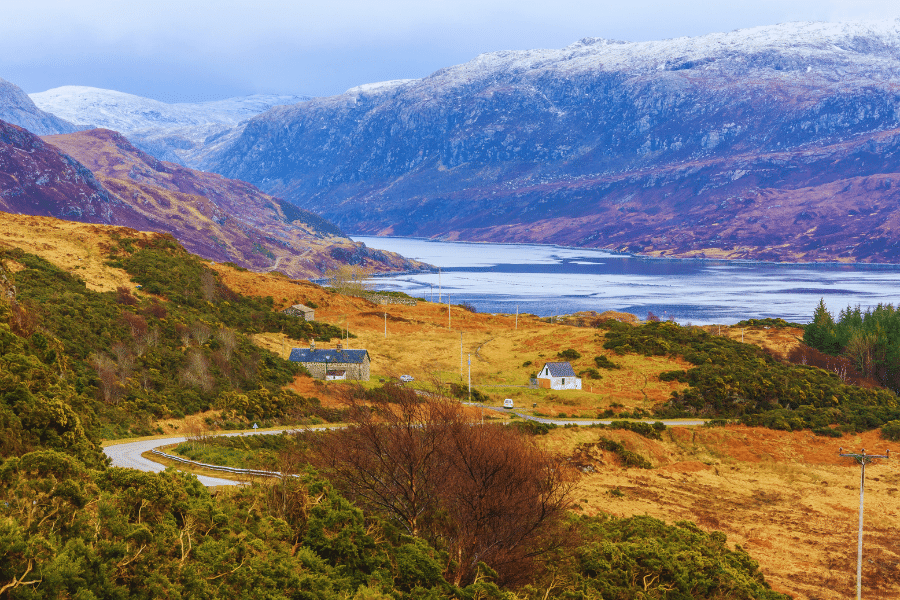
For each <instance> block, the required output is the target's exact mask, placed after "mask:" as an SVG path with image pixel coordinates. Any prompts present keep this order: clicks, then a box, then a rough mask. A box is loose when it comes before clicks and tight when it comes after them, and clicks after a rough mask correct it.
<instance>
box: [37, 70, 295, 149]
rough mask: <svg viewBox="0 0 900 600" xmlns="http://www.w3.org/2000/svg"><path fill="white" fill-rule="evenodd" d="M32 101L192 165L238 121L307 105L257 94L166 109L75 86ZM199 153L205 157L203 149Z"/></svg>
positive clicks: (292, 98) (83, 125)
mask: <svg viewBox="0 0 900 600" xmlns="http://www.w3.org/2000/svg"><path fill="white" fill-rule="evenodd" d="M30 98H31V100H32V101H33V102H34V103H35V105H36V106H37V107H38V108H39V109H41V110H43V111H46V112H48V113H52V114H54V115H56V116H58V117H62V118H63V119H66V120H68V121H71V122H72V123H76V124H78V128H79V129H93V128H96V127H100V128H105V129H112V130H114V131H118V132H120V133H123V134H125V135H127V136H128V139H129V140H130V141H131V142H133V143H134V144H136V145H137V146H138V147H140V148H141V149H143V150H145V151H146V152H149V153H150V154H152V155H154V156H156V157H157V158H159V159H160V160H168V161H171V162H175V163H178V164H182V165H186V164H192V163H194V162H196V161H197V159H196V158H194V154H193V153H194V152H195V151H198V149H200V148H201V147H205V146H206V145H207V144H208V143H211V142H212V140H211V139H210V138H216V139H217V138H219V137H221V136H222V135H223V134H229V133H230V134H231V135H235V132H237V131H240V129H239V128H237V129H236V127H237V126H238V125H239V124H240V123H241V122H242V121H246V120H247V119H249V118H251V117H253V116H255V115H258V114H259V113H261V112H264V111H266V110H268V109H269V108H272V107H273V106H278V105H281V104H295V103H298V102H303V101H305V100H309V98H308V97H307V96H295V95H276V94H269V95H263V94H257V95H253V96H244V97H239V98H229V99H226V100H216V101H210V102H195V103H176V104H169V103H166V102H160V101H158V100H153V99H150V98H143V97H141V96H135V95H134V94H126V93H124V92H117V91H115V90H104V89H100V88H93V87H85V86H74V85H67V86H63V87H58V88H53V89H51V90H47V91H45V92H39V93H36V94H31V95H30ZM74 130H75V129H74V128H73V129H71V130H70V131H74ZM47 133H51V132H47ZM52 133H64V132H63V131H58V132H52ZM42 135H43V132H42ZM199 153H200V156H202V155H203V152H202V150H199Z"/></svg>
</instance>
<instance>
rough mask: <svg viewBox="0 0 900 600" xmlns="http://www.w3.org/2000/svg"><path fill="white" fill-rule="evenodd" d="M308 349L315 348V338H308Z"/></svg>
mask: <svg viewBox="0 0 900 600" xmlns="http://www.w3.org/2000/svg"><path fill="white" fill-rule="evenodd" d="M309 349H310V350H315V349H316V340H309Z"/></svg>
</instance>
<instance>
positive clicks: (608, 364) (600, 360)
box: [594, 356, 622, 369]
mask: <svg viewBox="0 0 900 600" xmlns="http://www.w3.org/2000/svg"><path fill="white" fill-rule="evenodd" d="M594 364H596V365H597V368H598V369H621V368H622V365H620V364H617V363H614V362H613V361H611V360H609V359H608V358H607V357H606V356H595V357H594Z"/></svg>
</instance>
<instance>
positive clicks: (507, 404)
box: [503, 398, 513, 408]
mask: <svg viewBox="0 0 900 600" xmlns="http://www.w3.org/2000/svg"><path fill="white" fill-rule="evenodd" d="M503 408H513V401H512V398H507V399H506V400H504V401H503Z"/></svg>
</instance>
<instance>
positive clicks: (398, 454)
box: [308, 384, 571, 585]
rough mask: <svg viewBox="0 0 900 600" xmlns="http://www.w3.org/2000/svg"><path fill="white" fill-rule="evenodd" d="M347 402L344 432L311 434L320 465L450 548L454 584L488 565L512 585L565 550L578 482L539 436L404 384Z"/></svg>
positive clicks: (353, 492)
mask: <svg viewBox="0 0 900 600" xmlns="http://www.w3.org/2000/svg"><path fill="white" fill-rule="evenodd" d="M348 405H349V409H350V410H349V415H350V416H349V420H350V425H349V426H348V427H347V428H346V429H343V430H340V431H335V432H332V433H328V434H317V435H315V436H309V438H308V442H309V444H310V446H311V448H312V456H311V459H312V462H313V463H314V464H316V465H317V466H318V467H319V468H320V469H322V470H323V471H324V472H325V473H327V474H328V475H329V476H330V477H331V479H332V480H333V481H334V483H335V485H336V486H337V487H338V488H339V489H340V490H341V491H342V492H343V493H344V494H345V495H347V496H348V497H350V498H351V499H353V500H354V501H356V502H357V503H359V504H361V505H362V506H364V507H366V508H368V509H374V510H376V511H378V512H380V513H381V514H382V515H384V516H386V517H387V518H389V519H391V520H393V521H394V522H396V523H397V524H398V525H400V526H401V527H403V528H404V529H405V530H406V531H407V532H408V533H409V534H410V535H414V536H419V537H423V538H426V539H428V540H429V541H430V542H432V543H434V544H435V545H436V546H437V547H439V548H441V549H443V550H446V551H447V552H448V554H449V556H450V558H451V563H450V564H449V565H448V572H447V573H446V575H447V577H448V578H450V579H452V580H453V581H454V582H455V583H456V584H458V585H459V584H466V583H469V582H471V581H472V580H473V578H474V577H475V576H476V575H477V570H478V564H479V563H480V562H485V563H486V564H488V565H490V566H491V567H492V568H493V569H494V570H496V571H497V573H498V575H499V577H500V578H501V580H503V581H505V582H513V581H515V580H516V579H517V577H520V576H522V575H523V574H524V573H526V572H527V571H528V569H529V568H530V567H531V566H532V565H531V559H533V558H534V557H535V556H537V555H539V554H541V553H543V552H546V551H547V550H549V549H552V548H555V547H558V545H559V544H560V543H561V538H559V537H557V536H554V535H553V534H554V532H555V531H557V525H558V524H559V522H560V521H561V517H562V516H563V515H564V513H565V510H566V508H567V506H568V502H569V490H570V487H571V483H570V479H569V478H568V477H567V475H566V473H567V470H566V468H565V466H564V463H563V462H562V461H561V460H559V459H557V458H555V457H553V456H551V455H550V454H548V453H547V452H545V451H543V450H541V449H540V448H538V447H537V446H536V445H535V444H534V442H533V440H532V439H531V438H528V437H525V436H524V435H522V434H521V433H520V432H519V431H518V430H516V429H513V428H509V427H505V426H503V425H486V426H485V425H482V426H477V425H474V424H473V422H472V421H471V420H470V419H468V418H467V416H466V414H465V412H464V409H463V407H462V406H460V405H459V404H458V403H456V402H452V401H449V400H446V399H443V398H442V397H422V396H419V395H417V394H416V393H415V392H414V391H412V390H409V389H406V388H403V387H400V386H396V385H390V384H388V385H386V386H385V387H383V388H380V389H376V390H370V391H368V392H366V391H362V390H361V389H360V390H358V391H357V393H355V394H354V395H352V397H350V398H348Z"/></svg>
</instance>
